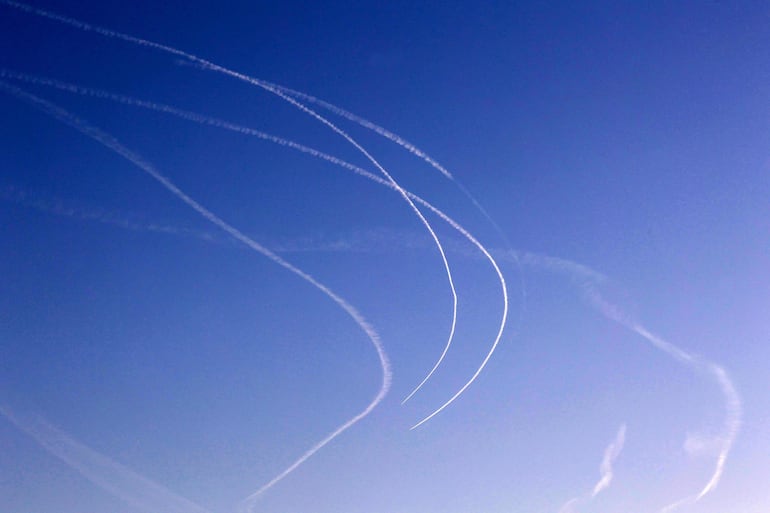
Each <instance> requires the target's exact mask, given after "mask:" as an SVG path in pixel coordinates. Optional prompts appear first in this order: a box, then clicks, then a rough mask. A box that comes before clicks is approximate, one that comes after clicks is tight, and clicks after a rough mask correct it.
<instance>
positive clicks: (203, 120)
mask: <svg viewBox="0 0 770 513" xmlns="http://www.w3.org/2000/svg"><path fill="white" fill-rule="evenodd" d="M0 77H7V78H12V79H16V80H23V81H25V82H28V83H32V84H37V85H44V86H49V87H55V88H57V89H60V90H64V91H69V92H72V93H75V94H80V95H85V96H93V97H96V98H102V99H107V100H111V101H116V102H119V103H123V104H126V105H131V106H135V107H141V108H146V109H151V110H154V111H158V112H163V113H166V114H170V115H173V116H177V117H179V118H181V119H185V120H188V121H193V122H195V123H199V124H202V125H210V126H213V127H217V128H222V129H225V130H231V131H234V132H237V133H241V134H244V135H251V136H255V137H259V138H261V139H264V140H267V141H270V142H274V143H276V144H280V145H282V146H286V147H289V148H292V149H295V150H298V151H301V152H303V153H307V154H309V155H311V156H313V157H316V158H320V159H322V160H326V161H328V162H331V163H332V164H336V165H338V166H340V167H342V168H345V169H348V170H350V171H353V172H354V173H356V174H359V175H361V176H364V177H366V178H368V179H370V180H373V181H375V182H377V183H379V184H381V185H385V186H387V187H389V188H391V189H393V190H395V191H396V192H402V193H403V194H406V195H407V196H408V197H409V198H410V199H411V200H413V201H416V202H417V203H420V204H421V205H423V206H424V207H426V208H428V209H429V210H431V211H432V212H433V213H435V214H436V215H438V216H439V217H441V218H442V219H443V220H444V221H446V222H447V223H448V224H449V225H450V226H452V227H453V228H454V229H456V230H457V231H459V232H460V233H461V234H462V235H463V236H464V237H466V238H467V239H468V240H469V241H470V242H471V243H473V244H474V245H475V246H476V247H477V248H478V249H479V250H480V251H481V252H482V253H483V254H484V256H485V257H486V258H487V259H488V260H489V261H490V263H491V264H492V266H493V267H494V269H495V273H496V274H497V277H498V280H499V281H500V286H501V289H502V295H503V313H502V319H501V321H500V326H499V328H498V333H497V335H496V337H495V340H494V342H493V345H492V347H491V349H490V350H489V352H488V353H487V355H486V357H485V359H484V360H483V362H482V364H481V365H480V366H479V368H478V369H477V371H476V372H475V374H474V375H473V376H472V377H471V379H470V380H469V381H468V382H466V383H465V385H464V386H463V387H462V388H461V389H460V390H459V391H458V392H457V393H455V395H454V396H452V397H451V398H450V399H449V400H448V401H447V402H445V403H444V404H443V405H442V406H441V407H440V408H439V409H438V410H435V411H434V412H433V413H432V414H431V415H429V416H428V417H426V418H424V419H423V420H422V421H420V422H419V423H417V424H416V425H414V426H412V428H410V429H414V428H416V427H418V426H420V425H421V424H423V423H425V422H427V421H428V420H430V419H431V418H432V417H434V416H435V415H437V414H438V413H439V412H441V411H442V410H444V409H445V408H446V407H447V406H449V405H450V404H451V403H452V402H454V400H455V399H457V398H458V397H459V396H460V394H462V393H463V392H464V391H465V390H466V389H467V388H468V387H469V386H470V385H471V383H473V381H475V380H476V378H477V377H478V376H479V374H481V372H482V371H483V369H484V367H485V366H486V365H487V362H488V361H489V359H490V358H491V357H492V354H493V353H494V351H495V349H496V348H497V345H498V344H499V342H500V340H501V338H502V335H503V331H504V329H505V324H506V322H507V318H508V290H507V285H506V283H505V278H504V277H503V274H502V272H501V271H500V268H499V267H498V265H497V262H496V261H495V259H494V257H492V255H491V254H490V252H489V251H488V250H487V249H486V247H484V246H483V245H482V244H481V243H480V242H479V241H478V240H477V239H476V238H475V237H473V236H472V235H471V234H470V233H469V232H468V231H467V230H465V229H464V228H463V227H461V226H460V225H459V224H457V223H456V222H455V221H454V220H453V219H451V218H450V217H449V216H447V215H446V214H444V212H442V211H441V210H439V209H437V208H436V207H434V206H433V205H431V204H430V203H428V202H426V201H425V200H423V199H422V198H420V197H418V196H416V195H414V194H412V193H411V192H409V191H407V190H405V189H402V188H400V187H398V186H397V185H394V183H393V182H392V180H391V181H387V180H384V179H382V178H380V177H378V176H376V175H373V174H372V173H370V172H369V171H367V170H365V169H363V168H361V167H359V166H356V165H354V164H351V163H349V162H347V161H345V160H342V159H340V158H338V157H335V156H332V155H329V154H327V153H324V152H322V151H320V150H317V149H315V148H310V147H308V146H304V145H302V144H299V143H297V142H294V141H291V140H288V139H284V138H281V137H277V136H274V135H271V134H268V133H265V132H262V131H259V130H256V129H253V128H249V127H245V126H242V125H237V124H235V123H231V122H229V121H224V120H221V119H217V118H211V117H207V116H204V115H201V114H198V113H195V112H190V111H186V110H182V109H179V108H177V107H172V106H169V105H164V104H160V103H154V102H148V101H144V100H138V99H136V98H131V97H128V96H124V95H118V94H114V93H110V92H107V91H103V90H99V89H91V88H86V87H82V86H78V85H74V84H68V83H65V82H61V81H58V80H53V79H49V78H42V77H34V76H30V75H27V74H24V73H18V72H14V71H10V70H5V69H0ZM514 258H515V263H516V265H519V266H520V263H519V262H518V256H514ZM522 290H523V288H522ZM453 326H454V324H453ZM453 330H454V328H453ZM450 343H451V338H450V340H449V341H448V343H447V345H446V346H445V347H444V351H443V353H442V355H441V357H440V358H439V360H438V361H437V362H436V364H435V365H434V366H433V369H432V370H431V371H430V373H429V374H428V375H427V376H426V377H425V379H423V381H422V382H421V383H420V385H418V386H417V388H415V389H414V390H413V391H412V392H411V393H410V394H409V395H408V396H407V398H406V399H404V401H403V402H402V404H403V403H404V402H406V401H407V400H408V399H409V398H410V397H412V395H414V394H415V392H417V390H419V388H420V387H421V386H422V385H423V384H424V383H425V382H427V381H428V379H429V378H430V377H431V375H432V374H433V373H434V372H435V370H436V369H437V368H438V366H439V365H440V364H441V362H442V360H443V359H444V356H446V354H447V352H448V350H449V346H450Z"/></svg>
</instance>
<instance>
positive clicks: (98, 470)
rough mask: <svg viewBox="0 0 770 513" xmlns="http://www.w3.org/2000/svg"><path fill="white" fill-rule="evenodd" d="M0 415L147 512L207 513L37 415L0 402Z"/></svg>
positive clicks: (67, 462) (87, 477) (90, 479)
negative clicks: (25, 413) (17, 410)
mask: <svg viewBox="0 0 770 513" xmlns="http://www.w3.org/2000/svg"><path fill="white" fill-rule="evenodd" d="M0 414H1V415H3V416H4V417H5V418H6V419H7V420H8V421H9V422H10V423H11V424H13V425H14V426H15V427H16V428H18V429H19V430H20V431H22V432H23V433H25V434H26V435H28V436H29V437H31V438H33V439H34V440H35V441H36V442H37V443H38V444H39V445H40V446H41V447H43V448H44V449H45V450H46V451H47V452H49V453H50V454H52V455H54V456H55V457H57V458H59V459H60V460H62V461H63V462H65V463H66V464H67V465H69V466H70V467H72V468H74V469H75V470H77V471H78V472H79V473H80V474H82V475H83V477H85V478H86V479H88V480H89V481H91V482H92V483H94V484H95V485H97V486H99V487H101V488H103V489H104V490H106V491H108V492H109V493H111V494H112V495H114V496H116V497H119V498H120V499H122V500H124V501H125V502H127V503H129V504H131V505H133V506H134V507H136V508H138V509H139V510H141V511H146V512H147V513H161V512H162V513H209V511H208V510H206V509H204V508H203V507H201V506H199V505H197V504H195V503H194V502H191V501H189V500H188V499H185V498H184V497H181V496H179V495H176V494H175V493H173V492H171V491H169V490H168V489H166V488H164V487H162V486H160V485H159V484H157V483H154V482H152V481H150V480H149V479H147V478H145V477H143V476H141V475H139V474H137V473H136V472H134V471H132V470H130V469H129V468H128V467H126V466H124V465H121V464H120V463H117V462H115V461H113V460H111V459H110V458H108V457H106V456H104V455H103V454H100V453H98V452H96V451H94V450H93V449H91V448H90V447H87V446H85V445H83V444H81V443H80V442H78V441H77V440H74V439H73V438H72V437H70V436H69V435H67V434H66V433H64V432H63V431H61V430H60V429H58V428H56V427H54V426H52V425H51V424H49V423H48V422H47V421H46V420H45V419H43V418H42V417H39V416H20V415H18V414H17V413H15V412H14V411H12V410H11V409H10V408H8V407H7V406H3V405H0Z"/></svg>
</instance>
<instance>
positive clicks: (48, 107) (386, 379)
mask: <svg viewBox="0 0 770 513" xmlns="http://www.w3.org/2000/svg"><path fill="white" fill-rule="evenodd" d="M0 89H3V90H4V91H6V92H8V93H10V94H12V95H13V96H16V97H17V98H19V99H22V100H25V101H27V102H28V103H30V104H32V105H33V106H35V107H36V108H38V109H40V110H42V111H43V112H45V113H46V114H48V115H50V116H52V117H54V118H56V119H58V120H60V121H62V122H63V123H65V124H67V125H69V126H71V127H72V128H74V129H76V130H78V131H79V132H81V133H82V134H84V135H86V136H88V137H90V138H91V139H93V140H94V141H96V142H98V143H100V144H102V145H103V146H105V147H107V148H109V149H111V150H112V151H114V152H115V153H117V154H118V155H120V156H121V157H123V158H124V159H126V160H128V161H129V162H131V163H132V164H134V165H136V166H137V167H138V168H140V169H141V170H143V171H144V172H146V173H147V174H148V175H150V176H151V177H152V178H154V179H155V180H156V181H157V182H159V183H160V184H161V185H162V186H163V187H164V188H165V189H166V190H168V191H169V192H170V193H171V194H173V195H174V196H176V197H177V198H178V199H180V200H181V201H183V202H184V203H185V204H187V205H188V206H189V207H190V208H192V209H193V210H195V211H196V212H197V213H198V214H200V215H201V216H203V217H204V218H205V219H207V220H208V221H210V222H211V223H213V224H214V225H216V226H217V227H219V228H220V229H222V230H224V231H225V232H226V233H227V234H229V235H230V236H232V237H233V238H235V239H236V240H238V241H240V242H242V243H243V244H245V245H246V246H247V247H249V248H251V249H252V250H254V251H256V252H258V253H261V254H262V255H264V256H266V257H267V258H269V259H270V260H272V261H273V262H275V263H276V264H278V265H279V266H281V267H283V268H284V269H286V270H288V271H290V272H292V273H294V274H295V275H297V276H299V277H300V278H302V279H303V280H305V281H306V282H308V283H310V284H311V285H313V286H314V287H315V288H317V289H318V290H319V291H321V292H322V293H324V294H325V295H326V296H327V297H329V299H331V300H332V301H334V302H335V303H336V304H337V305H338V306H339V307H340V308H342V309H343V310H344V311H345V312H346V313H347V314H348V315H349V316H350V317H351V318H352V319H353V321H355V323H356V324H357V325H358V326H359V327H360V328H361V330H362V331H363V332H364V333H365V334H366V336H367V337H368V338H369V340H370V341H371V342H372V345H373V346H374V348H375V350H376V351H377V356H378V358H379V362H380V367H381V368H382V384H381V385H380V388H379V390H378V392H377V394H376V396H375V397H374V399H373V400H372V401H371V402H370V403H369V404H368V405H367V406H366V408H365V409H364V410H363V411H361V412H360V413H358V414H357V415H355V416H354V417H352V418H351V419H350V420H348V421H346V422H345V423H343V424H342V425H340V426H339V427H338V428H337V429H335V430H334V431H333V432H332V433H331V434H330V435H328V436H327V437H326V438H324V439H323V440H322V441H321V442H319V443H318V444H316V445H314V446H313V447H312V448H311V449H310V450H308V451H307V452H305V453H304V454H303V455H302V456H301V457H300V458H299V459H298V460H297V461H295V462H294V463H293V464H292V465H290V466H289V468H287V469H286V470H285V471H283V472H282V473H281V474H279V475H278V476H277V477H276V478H274V479H273V480H272V481H270V482H269V483H268V484H267V485H265V486H263V487H262V488H260V489H259V490H258V492H257V493H255V494H254V495H252V496H251V497H250V498H249V499H251V498H253V497H256V495H259V494H261V493H263V492H265V491H266V490H268V489H269V488H271V487H272V486H273V485H275V484H276V483H277V482H278V481H280V480H281V479H283V478H284V477H286V476H287V475H288V474H290V473H291V472H292V471H294V470H295V469H296V468H297V467H299V466H300V465H302V464H303V463H304V462H305V461H306V460H307V459H308V458H310V457H311V456H312V455H313V454H315V453H316V452H318V450H320V449H321V448H323V447H324V446H325V445H326V444H328V443H329V442H331V441H332V440H334V439H335V438H336V437H337V436H339V435H340V434H341V433H343V432H344V431H346V430H347V429H348V428H350V427H351V426H353V425H354V424H356V423H357V422H358V421H360V420H361V419H363V418H364V417H366V416H367V415H369V413H371V412H372V410H374V408H375V407H376V406H377V405H378V404H379V403H380V402H381V401H382V400H383V399H384V398H385V396H386V395H387V393H388V390H389V389H390V385H391V378H392V376H391V370H390V362H389V360H388V356H387V354H386V352H385V349H384V347H383V346H382V342H381V341H380V337H379V334H378V333H377V332H376V331H375V330H374V328H373V327H372V326H370V325H369V323H368V321H366V319H364V317H363V316H362V315H361V314H360V313H359V312H358V310H356V309H355V308H354V307H353V306H352V305H350V304H349V303H348V302H347V301H345V300H344V299H343V298H342V297H340V296H338V295H337V294H336V293H335V292H334V291H332V290H331V289H330V288H328V287H327V286H326V285H324V284H322V283H321V282H319V281H317V280H316V279H315V278H314V277H313V276H311V275H309V274H307V273H306V272H304V271H302V270H301V269H299V268H298V267H295V266H294V265H292V264H290V263H289V262H287V261H286V260H284V259H283V258H281V257H280V256H278V255H276V254H275V253H273V252H272V251H270V250H268V249H267V248H265V247H263V246H262V245H260V244H259V243H257V242H256V241H254V240H253V239H251V238H250V237H248V236H247V235H245V234H243V233H242V232H241V231H239V230H238V229H237V228H235V227H233V226H232V225H230V224H228V223H227V222H226V221H224V220H223V219H221V218H220V217H218V216H217V215H216V214H214V213H213V212H211V211H210V210H208V209H207V208H206V207H204V206H203V205H201V204H200V203H198V202H197V201H195V200H194V199H192V198H191V197H190V196H188V195H187V194H186V193H185V192H184V191H182V190H181V189H179V187H177V186H176V185H175V184H174V183H173V182H172V181H171V180H169V179H168V178H166V177H165V176H164V175H162V174H161V173H160V172H159V171H158V170H156V169H155V168H154V167H153V166H152V164H150V163H149V162H147V161H145V160H144V159H143V158H142V157H140V156H139V155H137V154H136V153H134V152H132V151H131V150H129V149H128V148H126V147H125V146H123V145H122V144H121V143H120V142H118V141H117V140H116V139H115V138H113V137H112V136H110V135H109V134H107V133H105V132H103V131H101V130H99V129H98V128H96V127H94V126H92V125H90V124H88V123H86V122H85V121H83V120H81V119H79V118H77V117H75V116H74V115H72V114H70V113H69V112H67V111H65V110H64V109H62V108H60V107H58V106H56V105H54V104H52V103H50V102H48V101H46V100H43V99H42V98H38V97H37V96H34V95H32V94H30V93H27V92H25V91H23V90H21V89H19V88H17V87H14V86H12V85H10V84H6V83H5V82H0Z"/></svg>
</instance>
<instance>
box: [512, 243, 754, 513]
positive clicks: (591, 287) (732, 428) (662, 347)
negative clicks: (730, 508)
mask: <svg viewBox="0 0 770 513" xmlns="http://www.w3.org/2000/svg"><path fill="white" fill-rule="evenodd" d="M518 256H519V260H520V261H521V262H522V263H524V264H525V265H526V264H532V265H536V266H541V267H546V268H548V269H552V270H556V271H560V272H564V273H566V274H567V275H568V276H570V278H572V281H573V283H575V284H576V285H577V286H578V287H579V288H580V289H581V290H582V292H583V295H584V297H585V299H586V300H587V301H588V303H589V304H590V305H591V306H592V307H593V308H594V309H595V310H597V311H598V312H599V313H600V314H602V315H603V316H604V317H606V318H607V319H610V320H612V321H614V322H616V323H618V324H620V325H621V326H623V327H625V328H627V329H629V330H631V331H632V332H634V333H636V334H637V335H639V336H640V337H642V338H643V339H645V340H646V341H647V342H649V343H650V345H652V346H653V347H654V348H656V349H658V350H659V351H662V352H663V353H665V354H667V355H669V356H670V357H671V358H673V359H675V360H677V361H679V362H681V363H682V364H684V365H687V366H688V367H690V368H692V369H693V370H696V371H705V372H706V373H707V374H710V375H711V376H712V377H713V378H714V380H715V381H716V382H717V385H718V386H719V389H720V390H721V391H722V395H723V396H724V401H725V410H726V414H725V424H724V434H723V436H722V447H721V449H720V451H719V454H718V456H717V460H716V463H715V465H714V471H713V472H712V475H711V477H710V478H709V480H708V482H707V483H706V484H705V485H704V486H703V488H702V489H701V490H700V491H699V492H698V493H697V494H693V495H690V496H688V497H685V498H683V499H680V500H678V501H676V502H673V503H671V504H669V505H667V506H665V507H664V508H662V509H661V510H660V513H669V512H671V511H673V510H675V509H677V508H679V507H681V506H684V505H686V504H693V503H695V502H698V501H699V500H701V499H702V498H703V497H705V496H706V495H708V494H709V493H711V492H712V491H714V489H715V488H716V487H717V485H718V484H719V481H720V479H721V477H722V474H723V473H724V469H725V465H726V463H727V458H728V457H729V455H730V451H731V450H732V446H733V444H734V443H735V439H736V438H737V437H738V433H739V432H740V429H741V423H742V417H743V405H742V402H741V397H740V394H739V393H738V391H737V389H736V388H735V385H734V384H733V382H732V380H731V379H730V376H729V374H728V373H727V371H726V370H725V369H724V368H723V367H722V366H721V365H718V364H716V363H713V362H710V361H708V360H706V359H704V358H702V357H700V356H697V355H693V354H691V353H688V352H687V351H685V350H683V349H681V348H679V347H677V346H675V345H674V344H672V343H670V342H668V341H666V340H664V339H663V338H661V337H659V336H657V335H655V334H653V333H652V332H650V331H649V330H648V329H647V328H645V327H644V326H643V325H642V324H641V323H639V322H637V321H635V320H634V319H633V318H632V317H631V316H630V315H628V314H627V313H625V312H623V310H621V309H620V308H619V307H618V306H617V305H614V304H612V303H610V302H608V301H607V300H605V299H604V297H602V295H601V294H600V293H599V291H598V290H597V288H596V286H595V285H596V283H597V282H598V281H603V280H604V277H603V276H602V275H601V274H599V273H597V272H596V271H594V270H592V269H590V268H588V267H586V266H584V265H581V264H576V263H574V262H571V261H569V260H563V259H560V258H554V257H543V256H540V255H535V254H532V253H523V254H522V255H518ZM522 257H523V258H522Z"/></svg>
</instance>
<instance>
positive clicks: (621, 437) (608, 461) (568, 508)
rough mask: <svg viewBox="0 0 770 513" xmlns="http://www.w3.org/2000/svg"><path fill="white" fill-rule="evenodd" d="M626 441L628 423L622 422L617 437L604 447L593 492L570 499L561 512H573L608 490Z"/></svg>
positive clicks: (560, 509)
mask: <svg viewBox="0 0 770 513" xmlns="http://www.w3.org/2000/svg"><path fill="white" fill-rule="evenodd" d="M625 443H626V425H625V424H621V425H620V428H619V429H618V432H617V434H616V435H615V438H614V439H613V440H612V442H610V444H609V445H608V446H607V447H606V448H605V449H604V456H603V457H602V462H601V464H600V465H599V481H597V482H596V484H595V485H594V487H593V490H592V491H591V493H589V494H587V495H586V496H580V497H573V498H572V499H570V500H568V501H567V502H566V503H564V505H563V506H562V507H561V508H559V513H572V512H573V511H574V510H575V506H576V505H577V504H579V503H581V502H584V501H587V500H590V499H593V498H594V497H596V496H597V495H599V494H600V493H601V492H602V491H604V490H606V489H607V487H608V486H610V483H611V482H612V478H613V477H614V474H613V469H612V465H613V463H615V460H616V459H617V458H618V456H620V452H621V451H622V450H623V445H624V444H625Z"/></svg>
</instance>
